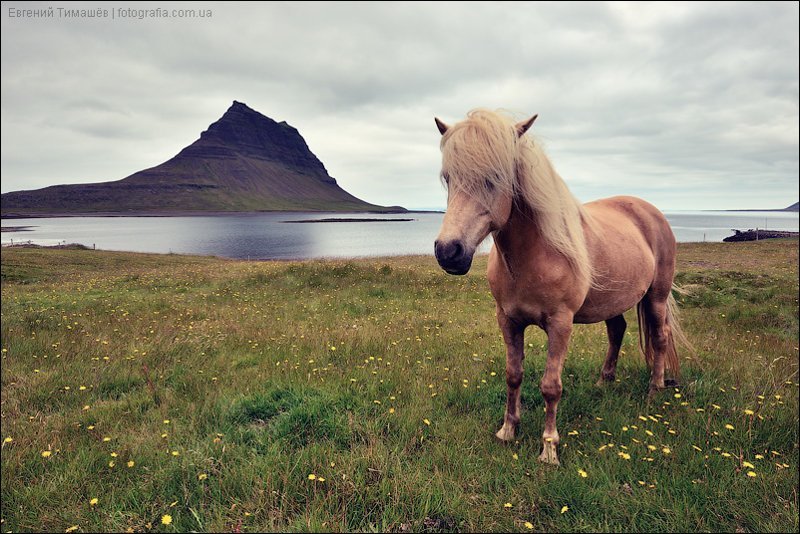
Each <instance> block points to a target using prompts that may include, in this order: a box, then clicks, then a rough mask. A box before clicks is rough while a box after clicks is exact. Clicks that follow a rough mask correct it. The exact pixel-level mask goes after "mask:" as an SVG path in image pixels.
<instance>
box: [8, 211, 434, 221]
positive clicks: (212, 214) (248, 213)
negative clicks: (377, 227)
mask: <svg viewBox="0 0 800 534" xmlns="http://www.w3.org/2000/svg"><path fill="white" fill-rule="evenodd" d="M268 213H269V214H272V213H286V214H290V213H304V214H309V215H312V214H313V215H317V214H319V215H321V214H328V213H329V214H339V215H345V214H355V213H358V214H364V215H403V214H406V213H444V212H443V211H436V210H403V211H400V210H397V211H323V210H320V211H303V210H296V211H294V210H259V211H170V210H164V211H131V212H119V211H97V212H74V213H53V212H43V213H27V214H23V213H0V219H3V220H5V219H8V220H14V219H54V218H61V217H64V218H67V217H222V216H231V215H235V216H248V217H252V216H256V215H263V214H268Z"/></svg>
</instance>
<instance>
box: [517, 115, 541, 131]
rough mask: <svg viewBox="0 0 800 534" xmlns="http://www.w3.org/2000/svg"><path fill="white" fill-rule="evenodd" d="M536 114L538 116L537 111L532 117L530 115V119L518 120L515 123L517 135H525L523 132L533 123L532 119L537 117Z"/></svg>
mask: <svg viewBox="0 0 800 534" xmlns="http://www.w3.org/2000/svg"><path fill="white" fill-rule="evenodd" d="M538 116H539V114H538V113H537V114H536V115H534V116H533V117H531V118H530V119H528V120H526V121H522V122H518V123H517V137H522V136H523V135H525V132H527V131H528V128H530V127H531V126H532V125H533V121H535V120H536V117H538Z"/></svg>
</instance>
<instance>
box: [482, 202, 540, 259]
mask: <svg viewBox="0 0 800 534" xmlns="http://www.w3.org/2000/svg"><path fill="white" fill-rule="evenodd" d="M492 237H493V239H494V243H495V247H496V248H497V251H498V252H499V253H500V256H501V258H502V259H503V261H504V262H505V263H506V266H507V267H508V269H509V271H510V272H512V273H514V271H515V269H514V266H515V265H516V266H517V269H519V268H521V267H522V264H523V263H524V262H525V261H526V259H527V258H528V257H530V255H529V252H530V251H531V250H539V249H541V246H542V244H543V238H542V235H541V232H540V231H539V227H538V226H537V224H536V215H535V214H534V213H533V211H532V210H531V208H530V207H529V206H520V205H518V204H517V203H516V202H515V203H514V206H513V207H512V208H511V215H509V217H508V221H506V224H505V225H504V226H503V227H502V228H500V229H499V230H497V231H496V232H495V233H494V234H493V236H492Z"/></svg>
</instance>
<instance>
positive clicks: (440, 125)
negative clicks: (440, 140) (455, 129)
mask: <svg viewBox="0 0 800 534" xmlns="http://www.w3.org/2000/svg"><path fill="white" fill-rule="evenodd" d="M433 120H434V121H435V122H436V127H437V128H439V133H440V134H442V135H444V133H445V132H446V131H447V130H448V129H449V128H450V127H449V126H448V125H446V124H445V123H443V122H442V121H440V120H439V118H438V117H434V118H433Z"/></svg>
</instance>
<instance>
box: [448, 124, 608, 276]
mask: <svg viewBox="0 0 800 534" xmlns="http://www.w3.org/2000/svg"><path fill="white" fill-rule="evenodd" d="M441 148H442V178H443V179H445V181H447V182H448V190H449V191H450V192H453V191H463V192H464V193H466V194H468V195H469V196H470V197H472V198H473V199H475V200H476V201H477V202H480V203H481V204H483V205H484V206H485V207H486V208H487V209H490V210H491V209H492V199H494V198H495V195H496V194H497V193H498V192H500V193H505V194H509V195H512V196H513V197H514V199H515V201H517V202H519V201H521V202H522V203H524V204H526V205H527V206H529V207H530V211H531V212H532V214H533V218H534V220H535V222H536V225H537V227H538V228H539V231H540V232H541V236H542V238H543V239H544V240H545V241H546V242H547V243H548V244H549V245H550V246H551V247H552V248H553V249H554V250H556V251H557V252H558V253H560V254H561V255H563V256H564V257H565V258H566V259H567V261H569V263H570V265H571V266H572V268H573V270H574V271H575V274H576V276H577V277H578V278H579V279H581V280H586V281H588V282H589V283H590V284H592V283H593V278H594V276H593V269H592V264H591V262H590V260H589V254H588V251H587V249H586V238H585V236H584V232H583V225H582V222H587V224H591V222H590V220H589V218H588V215H587V214H586V213H585V211H584V209H583V206H582V205H581V203H580V202H579V201H578V200H577V199H576V198H575V197H574V196H573V195H572V193H571V192H570V190H569V189H568V188H567V185H566V184H565V183H564V180H562V179H561V177H560V176H559V175H558V173H557V172H556V171H555V169H554V168H553V165H552V164H551V163H550V160H549V159H548V157H547V156H546V155H545V153H544V152H543V151H542V149H541V148H540V147H539V145H538V143H534V140H533V138H531V137H529V136H527V135H522V136H518V135H517V130H516V127H515V123H514V121H513V120H512V118H511V117H509V116H507V115H504V114H501V113H498V112H494V111H489V110H485V109H476V110H472V111H470V112H469V113H468V114H467V119H466V120H464V121H462V122H459V123H457V124H455V125H453V126H451V127H450V128H449V129H448V130H447V131H446V132H445V134H444V135H443V136H442V141H441Z"/></svg>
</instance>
